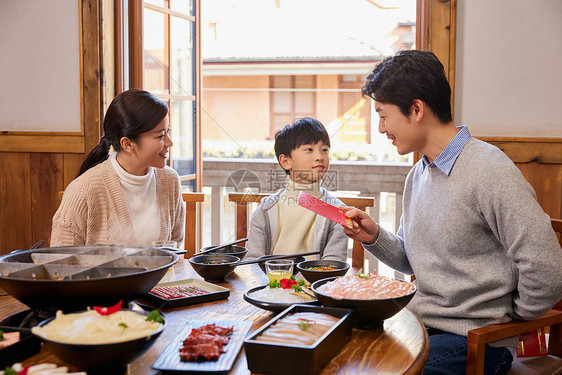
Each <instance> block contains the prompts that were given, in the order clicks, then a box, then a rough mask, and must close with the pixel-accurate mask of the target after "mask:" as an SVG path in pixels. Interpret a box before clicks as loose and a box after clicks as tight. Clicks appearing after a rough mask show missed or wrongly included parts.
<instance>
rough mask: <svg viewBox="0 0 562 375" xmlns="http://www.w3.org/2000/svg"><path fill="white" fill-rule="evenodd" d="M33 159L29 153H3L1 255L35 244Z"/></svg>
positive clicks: (0, 217) (0, 211) (0, 214)
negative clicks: (32, 190) (31, 185)
mask: <svg viewBox="0 0 562 375" xmlns="http://www.w3.org/2000/svg"><path fill="white" fill-rule="evenodd" d="M29 160H30V154H29V153H3V154H2V157H1V159H0V161H1V163H2V179H0V181H1V182H0V185H2V190H1V191H2V196H1V197H0V201H1V203H0V206H1V207H2V209H1V210H0V223H2V228H1V230H2V232H3V236H2V243H1V244H0V245H1V248H0V253H1V254H7V253H9V252H10V251H13V250H17V249H23V248H26V247H29V246H31V245H33V242H32V241H33V237H32V220H31V188H30V181H31V171H30V162H29Z"/></svg>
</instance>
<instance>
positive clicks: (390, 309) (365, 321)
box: [311, 276, 416, 329]
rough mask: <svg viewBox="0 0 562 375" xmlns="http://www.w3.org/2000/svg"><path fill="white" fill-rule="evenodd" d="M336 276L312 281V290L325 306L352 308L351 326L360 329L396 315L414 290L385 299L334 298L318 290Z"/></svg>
mask: <svg viewBox="0 0 562 375" xmlns="http://www.w3.org/2000/svg"><path fill="white" fill-rule="evenodd" d="M338 277H341V276H337V277H330V278H327V279H322V280H318V281H316V282H314V283H313V284H312V286H311V289H312V291H313V292H314V294H315V295H316V298H318V301H319V302H320V303H321V304H322V305H324V306H326V307H340V308H347V309H352V310H353V326H354V327H355V328H360V329H375V328H380V327H382V324H383V320H385V319H388V318H390V317H392V316H394V315H396V314H397V313H398V312H399V311H400V310H402V308H404V307H405V306H406V305H407V304H408V302H410V300H411V299H412V297H413V296H414V294H416V291H415V290H414V291H413V292H412V293H410V294H407V295H405V296H401V297H396V298H386V299H369V300H365V299H346V298H343V299H335V298H332V297H330V296H328V295H326V294H323V293H321V292H319V291H318V288H319V287H320V286H322V285H324V284H326V283H327V282H330V281H333V280H335V279H337V278H338Z"/></svg>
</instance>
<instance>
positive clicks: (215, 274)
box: [189, 254, 240, 283]
mask: <svg viewBox="0 0 562 375" xmlns="http://www.w3.org/2000/svg"><path fill="white" fill-rule="evenodd" d="M239 261H240V258H238V257H237V256H234V255H221V254H216V255H213V254H211V255H196V256H194V257H191V258H189V263H190V264H191V267H193V269H194V270H195V272H197V274H198V275H199V276H201V277H202V278H203V279H204V280H205V281H209V282H215V283H220V282H223V281H224V279H225V278H227V277H228V276H229V275H230V274H231V273H232V272H233V271H234V269H235V268H236V265H237V264H238V262H239Z"/></svg>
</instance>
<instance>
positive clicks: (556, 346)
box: [466, 219, 562, 375]
mask: <svg viewBox="0 0 562 375" xmlns="http://www.w3.org/2000/svg"><path fill="white" fill-rule="evenodd" d="M551 222H552V227H553V228H554V231H555V232H556V233H557V234H558V235H560V234H561V233H562V220H560V219H552V220H551ZM561 237H562V236H561ZM559 238H560V237H559ZM561 310H562V301H560V302H558V304H556V306H554V308H553V309H552V310H550V311H548V312H547V313H546V314H545V315H544V316H542V317H540V318H537V319H535V320H531V321H516V320H514V321H511V322H509V323H506V324H493V325H489V326H486V327H482V328H478V329H473V330H470V331H468V350H467V355H466V374H470V375H479V374H483V373H484V350H485V345H486V344H487V343H489V342H492V341H496V340H500V339H504V338H507V337H511V336H516V335H520V334H522V333H527V332H530V331H533V330H536V329H538V328H542V327H550V334H549V343H548V354H549V356H548V357H535V358H514V360H513V364H512V369H511V371H510V372H509V373H508V375H509V374H514V375H516V374H543V373H545V374H561V373H562V311H561ZM557 357H558V358H557Z"/></svg>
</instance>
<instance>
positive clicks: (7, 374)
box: [4, 366, 18, 375]
mask: <svg viewBox="0 0 562 375" xmlns="http://www.w3.org/2000/svg"><path fill="white" fill-rule="evenodd" d="M4 375H18V372H17V371H16V370H14V369H13V368H11V367H8V366H6V368H5V369H4Z"/></svg>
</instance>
